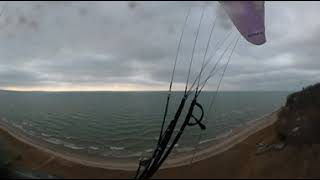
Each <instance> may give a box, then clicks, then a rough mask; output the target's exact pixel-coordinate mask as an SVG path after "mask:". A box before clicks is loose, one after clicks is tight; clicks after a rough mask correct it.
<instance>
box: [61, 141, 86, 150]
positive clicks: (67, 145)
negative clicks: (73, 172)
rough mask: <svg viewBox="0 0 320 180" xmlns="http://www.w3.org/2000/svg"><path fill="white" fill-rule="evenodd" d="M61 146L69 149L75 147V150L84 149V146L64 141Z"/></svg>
mask: <svg viewBox="0 0 320 180" xmlns="http://www.w3.org/2000/svg"><path fill="white" fill-rule="evenodd" d="M63 146H64V147H67V148H70V149H75V150H80V149H84V147H80V146H76V145H75V144H71V143H64V144H63Z"/></svg>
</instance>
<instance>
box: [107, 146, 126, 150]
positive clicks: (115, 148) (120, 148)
mask: <svg viewBox="0 0 320 180" xmlns="http://www.w3.org/2000/svg"><path fill="white" fill-rule="evenodd" d="M110 149H111V150H124V147H116V146H110Z"/></svg>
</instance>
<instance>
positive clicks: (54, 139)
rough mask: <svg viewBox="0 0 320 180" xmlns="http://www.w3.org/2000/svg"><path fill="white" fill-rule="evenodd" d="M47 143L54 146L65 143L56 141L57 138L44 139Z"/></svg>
mask: <svg viewBox="0 0 320 180" xmlns="http://www.w3.org/2000/svg"><path fill="white" fill-rule="evenodd" d="M44 140H45V141H47V142H49V143H52V144H56V145H58V144H63V141H62V140H60V139H56V138H48V139H44Z"/></svg>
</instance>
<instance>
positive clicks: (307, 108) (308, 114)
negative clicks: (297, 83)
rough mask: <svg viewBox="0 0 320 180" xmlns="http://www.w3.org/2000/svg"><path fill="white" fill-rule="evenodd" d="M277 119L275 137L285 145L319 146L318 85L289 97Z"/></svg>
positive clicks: (319, 110)
mask: <svg viewBox="0 0 320 180" xmlns="http://www.w3.org/2000/svg"><path fill="white" fill-rule="evenodd" d="M278 118H279V119H278V121H277V122H276V124H275V126H276V132H277V135H278V137H279V138H280V139H281V140H283V141H285V142H286V143H287V144H292V145H302V144H320V83H318V84H315V85H312V86H309V87H307V88H304V89H303V90H301V91H299V92H295V93H293V94H291V95H289V96H288V98H287V102H286V105H285V106H284V107H283V108H282V110H281V111H280V113H279V116H278Z"/></svg>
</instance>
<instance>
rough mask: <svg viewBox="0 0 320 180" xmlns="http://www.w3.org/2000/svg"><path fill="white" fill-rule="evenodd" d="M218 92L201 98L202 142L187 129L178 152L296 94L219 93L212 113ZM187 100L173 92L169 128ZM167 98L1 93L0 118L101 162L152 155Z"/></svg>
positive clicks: (120, 94)
mask: <svg viewBox="0 0 320 180" xmlns="http://www.w3.org/2000/svg"><path fill="white" fill-rule="evenodd" d="M214 94H215V92H203V93H202V94H201V95H200V97H199V102H200V103H201V104H202V105H203V107H204V110H205V113H208V115H207V118H206V119H204V123H205V124H206V126H207V130H205V131H203V133H202V136H201V139H200V141H199V140H198V137H199V133H200V131H201V130H200V128H199V127H198V126H193V127H187V128H186V130H185V132H184V134H183V136H182V138H181V139H180V141H179V142H178V145H177V146H176V148H175V149H174V151H173V153H174V154H179V153H183V152H188V151H192V150H193V149H194V148H195V145H196V144H197V143H199V144H207V143H212V142H214V141H216V140H218V139H220V138H223V137H225V136H227V135H228V134H230V133H231V132H232V129H233V128H237V127H240V126H244V127H245V125H246V124H245V123H246V122H248V121H251V120H254V119H256V118H258V117H261V116H262V115H265V114H268V113H270V112H272V111H275V110H277V109H278V108H279V107H281V106H282V105H284V103H285V100H286V96H287V95H288V94H290V92H219V94H218V96H217V98H216V101H215V103H214V106H213V108H212V109H211V111H210V112H209V111H208V106H209V104H210V102H211V99H212V97H213V96H214ZM182 96H183V93H182V92H174V93H173V95H172V98H171V101H170V106H169V113H168V118H167V123H166V124H168V122H169V120H171V119H172V118H173V116H174V113H175V111H176V109H177V107H178V105H179V104H180V100H181V97H182ZM166 97H167V92H8V91H0V100H1V101H0V118H1V119H2V121H5V122H7V123H9V124H11V125H12V126H14V127H16V128H18V129H20V130H22V131H24V132H25V133H26V134H28V135H29V136H32V137H37V138H40V139H41V140H43V141H45V142H47V143H48V144H50V147H51V148H52V147H53V148H59V149H61V150H65V151H70V152H74V153H79V154H86V155H88V156H94V157H98V158H99V157H100V158H109V157H112V158H130V157H131V158H132V157H137V158H138V157H140V156H141V153H144V154H145V153H151V152H152V150H153V148H154V147H155V144H156V143H157V139H158V136H159V133H160V127H161V123H162V118H163V113H164V107H165V101H166ZM191 98H192V97H190V99H191ZM187 108H188V104H187V105H186V108H185V109H187ZM185 114H186V112H185V111H184V112H183V114H182V116H181V117H182V118H183V117H184V116H185ZM195 114H197V112H195ZM182 120H183V119H180V122H181V121H182ZM180 124H181V123H180ZM178 125H179V124H178ZM177 127H179V126H177Z"/></svg>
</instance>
